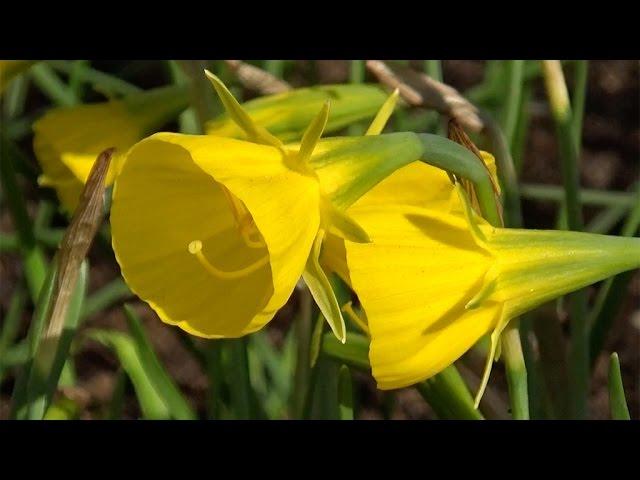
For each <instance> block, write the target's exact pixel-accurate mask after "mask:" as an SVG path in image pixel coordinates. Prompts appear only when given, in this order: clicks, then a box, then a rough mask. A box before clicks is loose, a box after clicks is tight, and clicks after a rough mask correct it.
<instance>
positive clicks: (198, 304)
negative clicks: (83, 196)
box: [111, 74, 422, 341]
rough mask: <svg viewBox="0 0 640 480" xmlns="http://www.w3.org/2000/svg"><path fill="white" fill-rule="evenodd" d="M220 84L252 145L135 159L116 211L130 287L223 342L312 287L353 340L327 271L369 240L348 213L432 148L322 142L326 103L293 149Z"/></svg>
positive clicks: (151, 148) (193, 329) (171, 149)
mask: <svg viewBox="0 0 640 480" xmlns="http://www.w3.org/2000/svg"><path fill="white" fill-rule="evenodd" d="M209 78H210V80H211V81H212V83H213V85H214V87H215V89H216V91H217V93H218V95H219V96H220V98H221V100H222V102H223V104H224V106H225V108H226V109H227V112H228V114H229V117H230V118H231V119H232V120H233V121H234V122H235V123H236V124H237V125H238V126H239V127H240V128H242V129H243V131H244V132H245V135H246V137H247V139H248V140H238V139H232V138H222V137H217V136H214V135H181V134H172V133H159V134H156V135H153V136H151V137H149V138H147V139H145V140H142V141H141V142H139V143H138V144H136V145H135V146H134V147H132V148H131V150H130V151H129V153H128V155H127V158H126V160H125V162H124V163H123V166H122V169H121V172H120V174H119V175H118V177H117V179H116V184H115V188H114V193H113V204H112V210H111V226H112V238H113V247H114V251H115V253H116V258H117V259H118V262H119V264H120V266H121V269H122V274H123V276H124V277H125V279H126V281H127V283H128V284H129V286H130V287H131V288H132V290H133V291H134V292H136V293H137V294H138V295H139V296H140V298H142V299H143V300H145V301H147V302H148V303H149V304H150V305H151V306H152V307H153V308H154V309H155V310H156V312H157V313H158V315H159V316H160V317H161V319H162V320H164V321H165V322H167V323H171V324H176V325H178V326H180V327H181V328H183V329H184V330H186V331H188V332H190V333H192V334H195V335H199V336H203V337H211V338H218V337H238V336H241V335H245V334H247V333H251V332H253V331H255V330H257V329H259V328H261V327H262V326H263V325H264V324H265V323H267V322H268V321H269V320H271V318H273V316H274V315H275V313H276V312H277V310H278V309H279V308H281V307H282V306H283V305H284V304H285V302H286V301H287V299H288V298H289V296H290V295H291V292H292V291H293V288H294V286H295V284H296V282H297V281H298V280H299V278H300V277H301V276H302V277H303V278H304V280H305V282H306V283H307V285H308V286H309V289H310V290H311V292H312V294H313V297H314V298H315V300H316V302H317V303H318V305H319V307H320V309H321V311H322V312H323V314H324V315H325V316H326V318H327V320H328V321H329V323H330V325H331V328H332V329H333V331H334V333H335V334H336V336H338V338H340V339H341V340H342V341H344V340H345V329H344V320H343V318H342V315H341V312H340V306H339V305H338V303H337V300H336V299H335V296H334V294H333V291H332V290H331V287H330V284H329V282H328V280H327V277H326V275H325V273H324V271H323V270H322V268H321V267H320V264H319V263H318V258H319V254H320V249H321V246H322V242H323V239H324V237H325V235H326V234H328V233H331V234H333V235H336V236H338V237H339V238H348V239H349V240H350V241H355V242H367V241H368V237H367V235H366V233H365V232H364V231H363V230H362V228H360V227H359V226H358V225H357V223H355V222H353V220H352V219H350V218H349V217H348V216H347V215H346V214H345V213H344V209H345V208H346V207H347V206H348V205H350V204H351V203H353V202H354V201H355V200H356V199H357V198H358V197H359V196H360V195H361V194H362V193H364V192H365V191H367V190H368V189H370V188H371V187H372V186H373V185H375V184H376V183H377V182H379V181H380V180H381V179H382V178H384V176H386V175H388V174H390V173H391V172H393V171H394V170H395V169H396V168H398V167H400V166H402V165H405V164H407V163H409V162H411V161H414V160H416V159H417V158H419V157H420V154H421V151H422V146H421V144H420V141H419V140H418V139H416V138H414V137H415V136H414V135H413V134H392V135H386V136H378V137H361V138H334V139H327V140H320V136H321V134H322V132H323V130H324V128H325V125H326V124H327V119H328V116H329V111H328V105H327V104H325V105H324V107H323V108H322V109H321V111H320V113H319V114H317V116H316V118H315V119H314V120H313V121H312V122H311V124H310V125H309V126H308V128H307V130H306V131H305V134H304V135H303V138H302V141H301V142H300V143H299V144H289V145H284V144H282V142H281V141H280V140H279V139H278V138H276V137H275V136H274V135H272V134H271V133H269V132H268V131H267V130H266V129H265V128H263V127H262V126H260V125H259V124H257V123H255V122H254V121H253V120H252V118H251V117H250V116H249V115H248V114H247V112H245V111H244V110H243V109H242V107H240V105H239V104H238V103H237V101H236V100H235V99H234V98H233V96H232V95H231V94H230V93H229V91H228V90H227V89H226V87H225V86H224V85H223V84H222V83H221V82H220V81H219V80H218V79H217V77H215V76H214V75H212V74H209ZM386 110H389V109H388V108H387V109H386ZM368 172H369V173H368ZM370 172H372V173H370Z"/></svg>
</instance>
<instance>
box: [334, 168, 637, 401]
mask: <svg viewBox="0 0 640 480" xmlns="http://www.w3.org/2000/svg"><path fill="white" fill-rule="evenodd" d="M420 168H421V169H422V171H420V170H418V168H416V165H414V164H411V165H408V166H406V167H404V168H402V169H400V170H398V171H397V172H396V173H395V174H393V175H391V176H390V177H389V178H387V179H386V180H384V181H383V182H381V183H380V184H379V185H378V186H377V187H375V188H374V189H372V190H371V191H370V192H369V193H368V194H366V195H364V196H363V197H362V198H361V199H360V200H359V201H358V202H356V204H355V205H353V206H352V207H351V208H350V209H348V210H347V212H348V214H349V215H351V216H352V218H354V220H355V221H357V222H358V223H359V224H360V225H361V226H362V227H363V228H364V229H365V231H366V232H367V233H368V234H369V236H370V238H371V242H370V243H368V244H366V245H364V244H355V243H353V242H349V241H345V240H343V239H340V238H337V237H334V236H329V238H327V240H326V242H325V247H326V248H325V251H324V255H323V258H322V260H323V264H325V265H326V266H327V268H330V269H332V270H335V271H336V272H337V273H338V274H339V275H340V276H341V277H342V278H343V279H345V281H347V282H348V283H349V284H350V285H351V287H352V288H353V289H354V291H355V292H356V293H357V294H358V297H359V299H360V302H361V304H362V307H363V309H364V311H365V313H366V317H367V320H368V328H369V330H370V335H371V347H370V352H369V357H370V363H371V366H372V371H373V375H374V377H375V378H376V380H377V383H378V387H379V388H381V389H384V390H387V389H395V388H402V387H406V386H409V385H412V384H414V383H417V382H419V381H422V380H425V379H427V378H430V377H432V376H433V375H435V374H437V373H439V372H440V371H442V370H443V369H444V368H446V367H447V366H448V365H450V364H451V363H453V362H454V361H455V360H457V359H458V358H459V357H460V356H461V355H462V354H464V353H465V352H466V351H467V350H468V349H470V348H471V347H472V346H473V345H474V344H475V343H476V342H477V341H478V340H479V339H480V338H481V337H482V336H483V335H485V334H489V333H490V334H491V351H490V354H489V356H488V360H487V367H486V368H485V374H484V376H483V381H482V385H481V388H480V389H479V392H478V395H477V397H476V404H477V402H478V401H479V399H480V397H481V395H482V392H483V390H484V388H485V386H486V383H487V381H488V377H489V372H490V367H491V364H492V361H493V359H494V358H495V356H496V349H497V347H498V345H499V344H498V339H499V336H500V334H501V332H502V330H503V329H504V327H505V326H506V324H507V323H508V321H509V320H511V319H512V318H515V317H517V316H518V315H520V314H522V313H524V312H525V311H528V310H530V309H532V308H534V307H536V306H538V305H540V304H542V303H543V302H545V301H548V300H551V299H553V298H557V297H559V296H561V295H564V294H566V293H568V292H571V291H573V290H577V289H579V288H582V287H584V286H586V285H589V284H591V283H594V282H597V281H599V280H602V279H604V278H606V277H608V276H611V275H614V274H616V273H619V272H621V271H624V270H628V269H632V268H637V267H638V266H640V239H637V238H633V239H629V238H620V237H612V236H603V235H595V234H586V233H576V232H565V231H542V230H521V229H505V228H495V227H492V226H491V225H489V224H488V223H487V222H485V221H484V220H483V219H482V218H480V217H478V216H477V215H476V213H475V212H474V211H473V210H472V209H471V207H470V205H469V202H468V201H467V200H466V195H465V194H464V192H462V189H461V188H455V187H454V186H453V185H452V184H451V182H450V180H449V179H448V178H447V176H446V174H444V172H442V171H438V170H437V169H434V168H433V167H429V166H427V165H423V166H421V167H420ZM456 190H457V191H456ZM392 191H401V192H404V193H403V194H401V195H400V196H398V198H397V200H396V201H395V202H393V199H392V197H391V196H390V195H389V192H392ZM408 192H413V194H411V193H408ZM420 192H422V195H420ZM451 193H454V194H456V196H457V199H453V198H452V197H450V195H449V194H451Z"/></svg>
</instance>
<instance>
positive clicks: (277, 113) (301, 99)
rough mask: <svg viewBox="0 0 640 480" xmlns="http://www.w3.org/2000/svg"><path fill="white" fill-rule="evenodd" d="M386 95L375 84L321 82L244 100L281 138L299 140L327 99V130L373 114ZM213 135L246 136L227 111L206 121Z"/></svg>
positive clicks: (261, 122)
mask: <svg viewBox="0 0 640 480" xmlns="http://www.w3.org/2000/svg"><path fill="white" fill-rule="evenodd" d="M386 98H387V95H386V94H385V93H384V91H383V90H381V89H380V88H379V87H377V86H374V85H357V84H353V85H320V86H316V87H308V88H298V89H295V90H291V91H288V92H284V93H279V94H275V95H267V96H264V97H259V98H256V99H255V100H250V101H248V102H245V103H243V104H242V108H243V109H244V110H245V111H246V112H247V113H248V114H249V116H250V117H251V119H252V120H253V121H254V122H255V123H256V124H257V125H260V126H262V127H264V128H266V129H267V130H269V132H271V133H272V134H274V135H275V136H276V137H278V138H280V139H281V140H282V141H285V142H289V141H294V140H299V139H300V137H301V135H302V133H303V132H304V130H305V128H307V125H309V123H310V122H311V121H312V120H313V118H314V117H315V115H316V114H317V113H318V112H319V111H320V109H321V108H322V105H324V103H325V102H330V103H331V115H330V116H329V120H328V121H327V126H326V127H325V134H326V133H331V132H335V131H337V130H339V129H341V128H344V127H346V126H347V125H351V124H352V123H354V122H357V121H360V120H366V119H369V118H373V116H374V115H375V114H376V112H377V111H378V110H379V109H380V107H381V106H382V104H383V103H384V102H385V100H386ZM206 131H207V133H208V134H210V135H217V136H220V137H232V138H239V139H246V138H247V135H246V133H245V131H244V130H243V129H242V128H241V127H240V126H238V125H237V124H236V123H235V122H234V121H233V120H232V119H231V118H230V117H229V115H228V114H224V115H221V116H220V118H217V119H215V120H212V121H210V122H208V123H207V126H206Z"/></svg>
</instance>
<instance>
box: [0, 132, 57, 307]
mask: <svg viewBox="0 0 640 480" xmlns="http://www.w3.org/2000/svg"><path fill="white" fill-rule="evenodd" d="M1 140H2V148H0V153H1V154H2V158H0V183H1V184H2V189H3V193H4V198H5V200H6V202H7V204H8V206H9V211H10V212H11V216H12V217H13V222H14V225H15V228H16V232H17V234H18V242H19V246H20V251H21V254H22V259H23V261H24V272H25V277H26V280H27V285H28V287H29V292H30V294H31V299H32V300H33V301H34V302H36V301H37V300H38V293H39V292H40V288H41V287H42V284H43V283H44V280H45V276H46V272H47V266H46V261H45V257H44V254H43V253H42V250H41V249H40V247H39V246H38V245H37V243H36V237H35V235H34V233H33V227H32V225H31V219H30V218H29V215H28V213H27V207H26V205H25V203H24V198H23V195H22V192H21V191H20V188H19V186H18V181H17V178H16V172H15V165H14V158H13V157H14V156H13V155H10V152H12V151H13V149H12V145H11V142H9V140H7V139H6V138H5V136H4V134H3V135H2V138H1Z"/></svg>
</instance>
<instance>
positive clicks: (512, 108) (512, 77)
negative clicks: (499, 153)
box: [501, 60, 524, 150]
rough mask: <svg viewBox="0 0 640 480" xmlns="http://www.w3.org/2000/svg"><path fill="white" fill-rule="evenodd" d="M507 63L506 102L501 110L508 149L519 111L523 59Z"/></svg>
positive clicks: (512, 138) (513, 135)
mask: <svg viewBox="0 0 640 480" xmlns="http://www.w3.org/2000/svg"><path fill="white" fill-rule="evenodd" d="M506 63H507V68H506V70H507V82H506V87H507V89H506V92H505V93H506V102H505V108H504V110H503V112H502V119H501V120H502V121H501V124H502V129H503V131H504V136H505V139H506V143H507V145H508V146H509V150H511V149H512V148H513V144H514V137H515V133H516V127H517V125H518V116H519V113H520V101H521V98H522V85H523V83H524V60H511V61H508V62H506Z"/></svg>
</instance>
